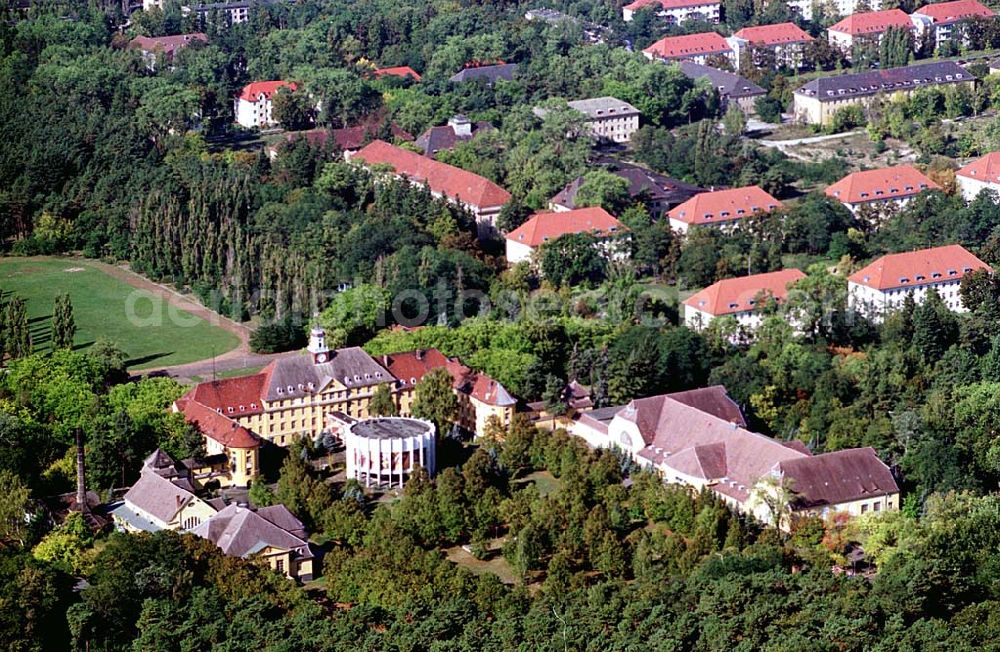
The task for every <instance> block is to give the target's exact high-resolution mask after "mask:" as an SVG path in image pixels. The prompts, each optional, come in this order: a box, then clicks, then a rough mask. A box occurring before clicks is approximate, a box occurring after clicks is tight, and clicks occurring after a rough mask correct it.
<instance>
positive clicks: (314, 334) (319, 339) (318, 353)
mask: <svg viewBox="0 0 1000 652" xmlns="http://www.w3.org/2000/svg"><path fill="white" fill-rule="evenodd" d="M306 350H307V351H309V353H311V354H312V358H313V364H323V363H324V362H329V361H330V349H328V348H327V346H326V331H325V330H323V329H322V328H320V327H319V326H314V327H313V329H312V330H311V331H309V346H308V347H306Z"/></svg>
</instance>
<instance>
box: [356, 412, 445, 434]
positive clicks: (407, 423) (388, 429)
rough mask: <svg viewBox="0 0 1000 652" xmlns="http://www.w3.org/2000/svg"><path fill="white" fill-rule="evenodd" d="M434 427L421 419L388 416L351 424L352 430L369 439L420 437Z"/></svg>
mask: <svg viewBox="0 0 1000 652" xmlns="http://www.w3.org/2000/svg"><path fill="white" fill-rule="evenodd" d="M433 428H434V426H433V425H431V424H430V423H428V422H426V421H421V420H419V419H406V418H402V417H386V418H382V419H365V420H364V421H359V422H357V423H355V424H354V425H352V426H351V432H352V433H354V434H355V435H358V436H359V437H365V438H367V439H403V438H405V437H418V436H420V435H423V434H425V433H427V432H428V431H430V430H432V429H433Z"/></svg>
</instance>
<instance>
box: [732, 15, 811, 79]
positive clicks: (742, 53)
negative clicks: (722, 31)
mask: <svg viewBox="0 0 1000 652" xmlns="http://www.w3.org/2000/svg"><path fill="white" fill-rule="evenodd" d="M726 40H727V41H728V42H729V45H730V47H732V49H733V53H734V55H735V57H736V68H737V69H740V67H741V66H743V65H752V66H754V67H758V68H759V67H762V66H765V65H767V66H769V67H773V68H782V67H785V68H791V69H793V70H797V69H799V68H801V67H802V65H803V63H804V61H805V49H806V46H807V45H809V43H811V42H812V41H813V37H811V36H809V35H808V34H806V33H805V32H804V31H802V28H801V27H799V26H798V25H796V24H795V23H777V24H775V25H758V26H756V27H744V28H743V29H741V30H739V31H738V32H736V33H735V34H733V35H732V36H730V37H729V38H728V39H726Z"/></svg>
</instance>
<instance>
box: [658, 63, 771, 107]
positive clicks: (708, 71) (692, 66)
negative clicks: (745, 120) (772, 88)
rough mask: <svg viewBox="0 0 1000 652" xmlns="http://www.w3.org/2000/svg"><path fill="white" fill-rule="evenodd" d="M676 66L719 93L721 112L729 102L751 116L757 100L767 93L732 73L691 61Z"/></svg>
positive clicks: (688, 75)
mask: <svg viewBox="0 0 1000 652" xmlns="http://www.w3.org/2000/svg"><path fill="white" fill-rule="evenodd" d="M677 66H678V67H679V68H680V69H681V72H682V73H684V75H685V76H686V77H688V78H690V79H694V80H698V79H707V80H708V82H709V83H710V84H711V85H712V86H713V87H714V88H715V90H717V91H719V99H720V100H721V101H722V105H723V107H722V108H723V110H725V108H726V107H727V106H728V105H729V103H730V102H735V103H736V105H737V106H739V107H740V110H742V111H743V113H744V114H746V115H753V114H755V113H756V112H757V107H756V102H757V99H758V98H760V97H763V96H765V95H767V91H765V90H764V89H763V88H761V87H760V86H758V85H757V84H755V83H753V82H752V81H750V80H749V79H747V78H746V77H742V76H740V75H737V74H735V73H732V72H727V71H725V70H719V69H718V68H712V67H711V66H703V65H701V64H698V63H695V62H693V61H678V62H677Z"/></svg>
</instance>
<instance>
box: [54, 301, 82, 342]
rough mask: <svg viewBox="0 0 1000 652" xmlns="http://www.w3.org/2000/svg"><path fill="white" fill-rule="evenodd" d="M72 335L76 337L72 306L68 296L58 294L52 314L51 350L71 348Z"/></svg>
mask: <svg viewBox="0 0 1000 652" xmlns="http://www.w3.org/2000/svg"><path fill="white" fill-rule="evenodd" d="M74 335H76V320H75V319H74V318H73V304H72V303H71V302H70V299H69V295H68V294H65V293H64V294H60V295H58V296H57V297H56V303H55V308H54V310H53V312H52V348H54V349H68V348H71V347H72V346H73V336H74Z"/></svg>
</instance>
